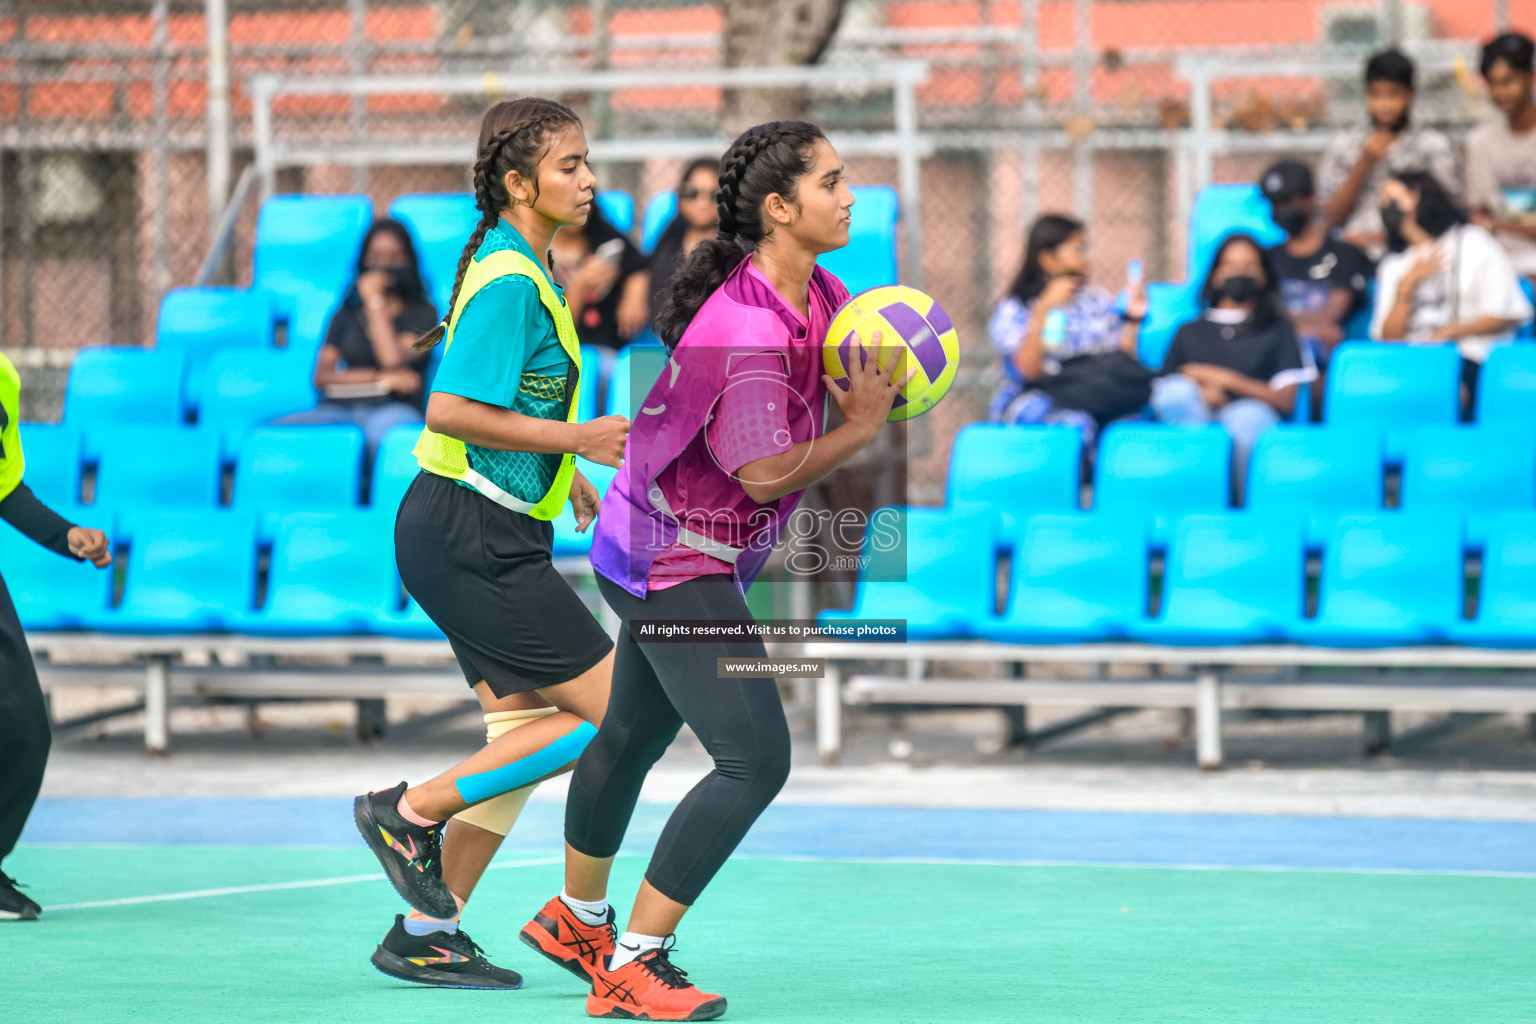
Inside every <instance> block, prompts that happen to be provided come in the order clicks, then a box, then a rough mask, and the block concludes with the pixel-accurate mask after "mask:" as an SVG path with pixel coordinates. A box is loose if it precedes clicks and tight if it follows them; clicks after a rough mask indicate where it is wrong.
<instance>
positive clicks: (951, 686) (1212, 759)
mask: <svg viewBox="0 0 1536 1024" xmlns="http://www.w3.org/2000/svg"><path fill="white" fill-rule="evenodd" d="M897 647H898V645H895V644H889V643H808V644H804V645H802V646H801V647H800V648H799V650H798V655H799V656H801V657H805V658H823V659H825V660H826V674H825V675H824V676H823V677H822V678H820V679H818V680H816V747H817V752H818V753H819V754H820V755H821V758H822V760H823V761H825V762H827V763H834V762H836V761H837V760H838V758H839V757H840V756H841V752H842V732H843V730H842V711H843V707H844V705H852V706H858V705H874V704H901V705H977V706H987V707H1019V708H1027V706H1028V705H1030V704H1046V705H1054V706H1068V707H1071V706H1080V707H1087V708H1090V709H1095V710H1093V711H1090V712H1089V713H1088V714H1086V715H1083V716H1080V717H1079V718H1078V719H1074V720H1071V721H1069V722H1068V723H1064V725H1063V726H1058V727H1053V728H1052V729H1048V730H1042V731H1041V733H1040V734H1038V737H1037V738H1038V739H1040V740H1042V741H1043V740H1044V739H1045V738H1049V737H1050V736H1054V735H1060V734H1062V733H1064V732H1065V731H1067V730H1069V729H1071V728H1074V727H1079V726H1082V725H1088V724H1092V723H1093V722H1094V721H1097V720H1102V719H1103V718H1105V717H1107V716H1108V715H1109V714H1112V713H1114V712H1116V711H1118V710H1121V709H1128V708H1188V709H1193V711H1194V718H1195V740H1196V759H1197V761H1198V763H1199V765H1200V767H1201V768H1205V769H1217V768H1221V767H1222V765H1223V753H1222V712H1223V711H1227V710H1235V709H1250V710H1257V709H1275V710H1304V711H1338V712H1362V713H1364V714H1365V716H1366V717H1365V730H1366V746H1367V749H1368V750H1371V751H1382V750H1386V749H1389V748H1390V747H1391V745H1392V736H1391V731H1390V723H1389V720H1388V718H1387V713H1390V712H1392V711H1432V712H1447V713H1449V714H1448V717H1446V718H1444V719H1441V720H1439V721H1437V722H1433V723H1431V724H1430V725H1428V726H1425V727H1423V734H1424V735H1430V734H1438V733H1443V732H1445V731H1447V730H1449V729H1453V728H1455V727H1457V726H1458V725H1459V724H1460V723H1461V722H1463V721H1466V719H1464V718H1460V717H1458V716H1461V715H1464V714H1466V713H1471V714H1473V715H1484V714H1490V713H1523V714H1526V715H1530V716H1536V651H1532V650H1501V649H1492V648H1480V647H1479V648H1474V647H1449V646H1423V647H1386V648H1325V647H1303V646H1299V645H1293V644H1272V645H1252V646H1233V647H1162V646H1152V645H1148V644H1138V643H1082V644H1061V645H1048V646H1038V645H1022V644H1000V643H989V642H976V641H935V642H919V643H904V644H901V645H899V649H893V648H897ZM861 662H887V663H889V662H896V663H900V664H902V665H904V667H905V670H906V671H905V672H904V673H903V674H889V673H887V674H880V673H876V672H869V671H866V670H859V669H858V668H857V666H856V665H854V664H853V663H861ZM934 662H970V663H980V664H991V665H993V666H994V669H995V672H996V678H993V679H960V678H956V679H943V678H932V677H930V678H925V672H926V671H927V670H928V668H929V667H930V666H931V665H932V664H933V663H934ZM1024 665H1089V666H1097V673H1096V675H1095V677H1094V678H1080V677H1071V678H1069V677H1064V676H1058V677H1055V678H1049V677H1040V676H1029V677H1024V675H1023V671H1022V668H1023V666H1024ZM1112 665H1128V666H1145V667H1146V669H1147V671H1146V672H1145V673H1144V674H1141V675H1136V676H1126V677H1116V678H1110V677H1109V673H1108V667H1109V666H1112ZM1164 668H1174V669H1178V670H1182V671H1183V672H1184V673H1185V674H1183V675H1169V674H1165V673H1164V672H1163V671H1162V670H1163V669H1164ZM1260 669H1269V670H1270V671H1268V672H1260V671H1256V670H1260ZM1005 670H1007V671H1008V672H1011V673H1012V674H1013V675H1012V676H1011V677H1010V676H1009V675H1006V674H1005ZM1393 670H1397V671H1393ZM1495 673H1497V674H1495ZM1532 725H1533V727H1536V718H1533V719H1532ZM1026 735H1027V734H1026ZM1405 738H1406V737H1405Z"/></svg>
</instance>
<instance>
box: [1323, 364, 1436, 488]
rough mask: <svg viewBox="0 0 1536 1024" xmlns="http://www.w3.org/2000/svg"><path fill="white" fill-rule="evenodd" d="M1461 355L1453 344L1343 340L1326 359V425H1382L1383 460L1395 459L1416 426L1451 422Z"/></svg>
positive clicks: (1372, 427)
mask: <svg viewBox="0 0 1536 1024" xmlns="http://www.w3.org/2000/svg"><path fill="white" fill-rule="evenodd" d="M1460 374H1461V356H1460V354H1459V353H1457V351H1456V346H1455V345H1401V344H1395V343H1385V344H1383V343H1379V342H1370V341H1346V342H1345V343H1344V344H1342V345H1340V346H1339V347H1338V348H1336V349H1334V351H1333V359H1332V360H1331V361H1330V362H1329V364H1328V398H1327V400H1326V401H1325V402H1324V403H1323V414H1324V416H1326V417H1327V420H1328V423H1329V424H1330V425H1337V426H1360V427H1368V428H1371V429H1384V430H1385V431H1386V444H1387V461H1388V462H1400V461H1402V458H1403V456H1404V455H1405V454H1406V453H1407V450H1408V440H1409V438H1410V437H1411V436H1412V435H1413V432H1414V431H1416V430H1418V429H1419V428H1420V427H1428V426H1437V425H1441V424H1445V425H1449V424H1452V423H1455V422H1456V415H1457V411H1458V409H1459V407H1460V399H1459V398H1458V393H1457V389H1458V387H1459V384H1460V380H1461V376H1460Z"/></svg>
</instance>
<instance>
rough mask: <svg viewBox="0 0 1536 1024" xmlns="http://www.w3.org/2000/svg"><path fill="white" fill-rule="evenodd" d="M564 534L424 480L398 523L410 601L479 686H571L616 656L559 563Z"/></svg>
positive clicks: (445, 483)
mask: <svg viewBox="0 0 1536 1024" xmlns="http://www.w3.org/2000/svg"><path fill="white" fill-rule="evenodd" d="M553 540H554V526H553V524H551V523H548V522H546V521H544V520H542V519H534V518H533V517H532V516H527V515H524V514H523V513H521V512H514V511H512V510H511V509H509V508H506V507H504V506H502V505H498V504H496V503H495V502H494V501H492V500H491V499H489V498H487V497H485V496H484V495H482V494H480V493H479V492H477V491H472V490H470V489H469V488H467V487H463V486H460V485H459V484H457V483H455V482H454V481H452V480H449V479H447V478H446V477H440V476H437V475H436V474H433V473H426V472H422V473H418V474H417V476H416V479H415V480H414V481H412V483H411V486H410V489H409V490H408V491H406V492H405V497H404V498H403V499H401V501H400V511H399V512H398V513H397V514H396V516H395V560H396V562H397V563H398V564H399V566H400V579H401V581H402V582H404V583H405V589H406V592H407V593H409V594H410V595H411V596H412V597H414V598H415V599H416V602H417V603H418V604H420V605H421V610H422V611H424V612H426V613H427V616H428V617H429V618H430V619H431V620H432V621H433V622H435V623H437V626H438V628H439V629H441V630H442V631H443V632H444V633H445V634H447V636H448V642H449V643H450V644H452V645H453V653H454V656H455V657H457V658H458V659H459V667H460V668H462V669H463V670H464V678H465V680H467V681H468V683H469V685H470V686H474V685H475V684H476V683H478V682H480V680H482V679H484V680H485V681H486V683H487V684H488V685H489V686H490V688H491V692H492V693H494V694H495V695H496V696H498V697H506V696H509V695H511V694H514V693H523V692H524V691H527V690H533V689H537V688H539V687H542V686H553V685H555V684H556V683H564V682H567V681H569V680H571V679H574V678H576V677H577V676H579V675H581V674H582V673H583V672H585V671H586V670H587V669H589V668H591V667H592V666H593V665H596V664H597V663H598V662H599V661H602V660H603V658H604V657H605V656H606V655H607V654H608V652H609V651H611V650H612V649H613V641H612V640H610V639H609V638H608V634H607V633H606V632H604V631H603V628H602V626H600V625H599V624H598V622H597V620H596V619H595V618H593V616H592V612H591V611H589V610H588V609H587V606H586V605H585V604H583V603H582V601H581V598H580V597H578V596H576V592H575V591H573V590H572V589H571V585H570V584H569V583H567V582H566V581H565V578H564V577H562V576H561V575H560V574H559V573H558V572H557V571H555V567H554V564H553V563H552V562H551V561H550V556H549V552H550V545H551V544H552V543H553Z"/></svg>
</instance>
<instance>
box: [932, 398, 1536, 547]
mask: <svg viewBox="0 0 1536 1024" xmlns="http://www.w3.org/2000/svg"><path fill="white" fill-rule="evenodd" d="M1231 452H1232V444H1231V439H1230V438H1229V437H1228V436H1227V433H1226V431H1224V430H1222V429H1221V428H1220V427H1218V426H1215V425H1207V426H1196V427H1179V426H1168V425H1165V424H1150V423H1127V424H1115V425H1112V426H1111V427H1110V428H1109V429H1107V430H1106V431H1105V432H1104V437H1103V440H1102V441H1101V442H1100V445H1099V451H1098V458H1097V462H1096V465H1095V469H1094V486H1093V507H1094V508H1095V509H1096V510H1100V511H1106V512H1136V513H1140V514H1145V515H1146V516H1147V517H1148V519H1149V522H1150V523H1151V529H1152V536H1153V538H1154V539H1155V540H1156V541H1158V542H1159V543H1167V542H1168V541H1169V540H1170V539H1171V538H1172V536H1173V531H1174V528H1175V525H1176V523H1177V521H1178V520H1179V519H1180V518H1181V517H1182V516H1184V515H1187V514H1189V513H1192V512H1219V511H1223V510H1225V509H1227V508H1228V507H1229V505H1230V494H1231V486H1230V475H1231V459H1232V455H1231ZM1386 464H1387V458H1386V449H1385V446H1384V443H1383V433H1382V431H1380V430H1377V429H1374V428H1368V427H1360V426H1278V427H1275V428H1273V429H1271V430H1269V431H1267V432H1265V433H1264V434H1263V435H1262V436H1261V437H1260V438H1259V441H1258V443H1257V444H1256V445H1255V446H1254V449H1253V452H1252V454H1251V456H1250V459H1249V466H1248V478H1247V493H1246V496H1245V502H1246V507H1247V508H1248V509H1250V510H1253V511H1259V512H1272V511H1273V512H1289V513H1295V514H1297V515H1300V516H1302V517H1303V519H1302V521H1303V522H1304V524H1305V526H1306V534H1307V541H1308V543H1309V544H1311V545H1313V546H1315V547H1322V546H1325V545H1326V544H1327V543H1328V541H1329V539H1330V538H1331V537H1333V536H1334V534H1335V533H1336V531H1337V529H1338V524H1339V522H1340V520H1341V519H1342V518H1343V517H1345V516H1348V515H1351V514H1355V513H1368V512H1380V511H1383V510H1384V509H1383V503H1384V498H1385V482H1386V481H1385V467H1386ZM1081 465H1082V438H1081V435H1080V434H1079V433H1078V431H1077V430H1075V429H1073V428H1070V427H1060V426H1055V427H1052V426H1038V427H1024V426H1001V425H996V424H972V425H970V426H967V427H965V428H964V429H962V430H961V431H960V433H959V434H958V435H957V436H956V438H955V443H954V447H953V448H952V449H951V454H950V463H949V480H948V485H947V498H946V505H947V507H949V508H951V509H956V510H965V509H973V508H981V509H995V510H998V511H999V512H1002V513H1004V514H1007V515H1013V516H1019V517H1025V516H1029V515H1032V514H1034V513H1037V512H1070V511H1075V510H1077V509H1078V508H1079V506H1080V493H1081V489H1082V480H1081V475H1080V467H1081ZM1398 507H1400V508H1402V509H1404V510H1405V511H1412V512H1419V511H1425V512H1429V511H1446V512H1450V513H1454V514H1455V515H1458V516H1464V517H1465V518H1466V524H1467V525H1466V530H1467V536H1468V538H1469V540H1470V541H1471V542H1472V543H1473V544H1474V545H1479V546H1480V545H1482V544H1483V543H1484V542H1486V540H1487V538H1488V536H1489V533H1490V529H1491V523H1492V520H1493V519H1494V517H1496V516H1497V515H1498V514H1500V513H1502V512H1505V511H1523V510H1533V511H1536V423H1532V422H1529V421H1527V422H1525V423H1522V424H1519V425H1510V426H1498V427H1493V426H1438V427H1424V428H1421V429H1420V430H1418V431H1417V432H1415V433H1414V434H1413V435H1412V440H1411V441H1410V442H1409V444H1408V450H1407V453H1406V457H1405V459H1404V460H1403V463H1402V473H1401V477H1400V487H1399V491H1398Z"/></svg>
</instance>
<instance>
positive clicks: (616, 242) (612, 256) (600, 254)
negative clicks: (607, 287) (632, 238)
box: [592, 238, 624, 266]
mask: <svg viewBox="0 0 1536 1024" xmlns="http://www.w3.org/2000/svg"><path fill="white" fill-rule="evenodd" d="M592 255H594V256H596V257H597V258H598V259H600V260H607V261H608V262H609V263H612V264H613V265H614V266H618V265H619V257H620V256H622V255H624V239H622V238H610V239H608V241H606V242H604V243H603V244H602V245H600V246H598V247H597V248H596V249H595V250H593V252H592Z"/></svg>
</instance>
